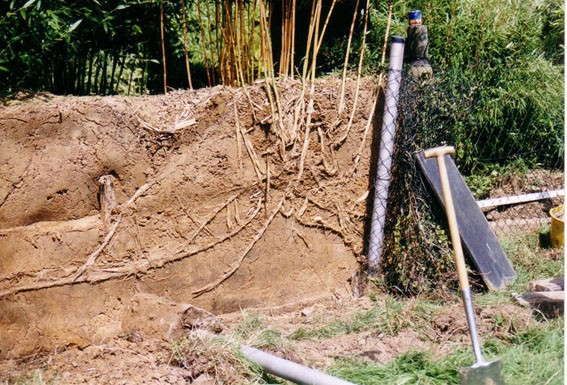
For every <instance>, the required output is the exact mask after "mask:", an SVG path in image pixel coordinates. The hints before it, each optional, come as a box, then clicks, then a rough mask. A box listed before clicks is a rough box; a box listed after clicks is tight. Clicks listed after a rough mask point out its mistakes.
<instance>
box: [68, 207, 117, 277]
mask: <svg viewBox="0 0 567 385" xmlns="http://www.w3.org/2000/svg"><path fill="white" fill-rule="evenodd" d="M121 219H122V217H118V218H117V219H116V221H115V222H114V223H113V224H112V225H111V226H110V228H109V230H108V233H106V236H105V237H104V240H103V241H102V243H101V244H100V245H99V246H98V247H97V248H96V250H95V251H93V252H92V253H91V254H90V255H89V257H88V258H87V261H86V262H85V263H84V264H83V265H82V266H81V267H80V268H79V269H78V270H77V272H76V273H75V274H74V275H73V282H76V281H77V279H79V277H80V276H81V275H83V273H84V272H85V270H87V269H88V268H89V267H91V266H92V265H93V264H94V263H95V262H96V259H97V258H98V256H99V255H100V253H102V251H103V250H104V248H105V247H106V245H108V243H109V242H110V240H111V239H112V237H113V236H114V233H115V232H116V229H117V228H118V225H119V224H120V221H121Z"/></svg>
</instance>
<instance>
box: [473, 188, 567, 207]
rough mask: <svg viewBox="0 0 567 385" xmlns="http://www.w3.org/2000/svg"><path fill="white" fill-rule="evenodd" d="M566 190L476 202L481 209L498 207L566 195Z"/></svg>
mask: <svg viewBox="0 0 567 385" xmlns="http://www.w3.org/2000/svg"><path fill="white" fill-rule="evenodd" d="M564 195H565V191H564V190H553V191H542V192H538V193H531V194H524V195H513V196H507V197H502V198H493V199H485V200H482V201H477V202H476V204H477V205H478V207H480V208H481V209H483V208H486V207H498V206H504V205H513V204H517V203H526V202H533V201H539V200H542V199H550V198H555V197H559V196H564Z"/></svg>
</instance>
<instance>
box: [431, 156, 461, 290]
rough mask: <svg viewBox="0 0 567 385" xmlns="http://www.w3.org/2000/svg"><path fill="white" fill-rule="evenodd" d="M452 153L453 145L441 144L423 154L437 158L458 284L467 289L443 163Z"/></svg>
mask: <svg viewBox="0 0 567 385" xmlns="http://www.w3.org/2000/svg"><path fill="white" fill-rule="evenodd" d="M454 153H455V148H454V147H453V146H441V147H435V148H431V149H429V150H426V151H424V153H423V155H424V156H425V157H426V158H433V157H435V158H437V166H438V167H439V178H440V179H441V188H442V190H443V201H444V202H445V211H446V212H447V221H448V222H449V231H450V233H451V243H452V244H453V252H454V253H455V262H456V265H457V274H458V276H459V284H460V286H461V290H468V289H469V279H468V276H467V268H466V265H465V257H464V255H463V246H462V245H461V236H460V235H459V226H458V225H457V216H456V214H455V206H454V204H453V196H452V194H451V186H450V185H449V177H448V175H447V167H446V165H445V155H451V154H454Z"/></svg>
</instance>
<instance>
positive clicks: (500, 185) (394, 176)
mask: <svg viewBox="0 0 567 385" xmlns="http://www.w3.org/2000/svg"><path fill="white" fill-rule="evenodd" d="M408 70H409V71H408V72H406V73H404V75H403V77H402V79H403V80H402V84H401V87H400V95H399V105H398V111H399V113H398V119H397V123H398V124H397V136H396V142H395V147H394V151H393V153H392V154H391V155H392V160H393V162H392V169H391V183H390V187H389V196H388V210H387V215H386V218H385V225H384V229H385V232H384V239H383V252H382V257H381V270H382V271H383V272H384V278H385V280H386V284H387V285H388V286H389V287H395V288H397V289H398V290H400V291H401V292H403V293H406V294H416V293H419V292H422V291H427V292H431V291H435V290H436V289H440V290H446V289H449V288H455V287H456V286H457V282H456V280H455V277H454V272H453V258H452V254H451V248H450V243H449V234H448V230H447V224H446V219H445V213H444V212H443V211H442V210H441V209H440V208H439V205H437V203H436V202H435V200H434V198H433V194H432V192H431V190H430V188H429V186H428V185H427V184H426V182H425V179H424V178H423V177H422V175H421V172H420V171H419V169H418V168H417V165H416V162H415V160H414V154H415V153H416V152H418V151H421V150H425V149H427V148H432V147H437V146H440V145H452V146H454V147H455V149H456V156H455V161H456V164H457V167H458V168H459V170H460V172H461V174H462V175H463V176H464V178H465V181H466V183H467V185H468V186H469V188H470V190H471V192H472V194H473V196H474V197H475V199H476V200H477V202H478V203H479V206H480V207H481V209H482V211H483V212H484V213H485V215H486V218H487V219H488V221H489V224H490V226H491V227H492V228H493V230H494V231H495V233H496V235H497V237H499V239H501V240H502V239H504V238H514V237H517V236H522V235H525V234H527V233H529V232H534V231H535V232H537V231H539V232H542V231H545V228H546V227H549V224H550V216H549V210H550V209H551V208H552V207H555V206H557V205H560V204H562V202H563V187H564V173H563V164H564V155H563V152H564V149H563V117H562V114H563V108H562V104H563V91H562V87H563V86H562V82H563V81H562V79H556V78H551V77H550V78H545V76H544V75H545V74H541V73H538V76H537V77H534V79H526V81H530V82H537V86H536V85H534V86H533V87H532V85H530V87H531V88H530V89H531V90H532V91H534V92H532V93H529V92H523V93H520V94H518V95H507V94H506V93H505V92H502V90H494V89H491V87H497V86H498V82H497V80H498V79H490V77H488V78H487V77H483V78H481V79H474V78H471V77H467V76H463V74H464V72H463V71H454V70H451V69H447V70H440V69H435V73H434V76H433V77H428V76H423V74H424V73H427V71H425V70H422V69H421V68H415V66H414V67H413V68H412V67H409V68H408ZM416 75H417V76H416ZM465 75H466V74H465ZM487 79H488V80H487ZM490 81H496V83H490ZM544 81H546V82H547V83H543V82H544ZM558 85H560V86H561V87H558ZM537 87H540V88H542V89H543V90H537V89H536V88H537ZM559 88H561V92H558V90H559ZM545 92H548V93H549V92H552V93H553V92H554V93H555V94H554V95H551V96H549V95H545V98H547V99H546V100H538V97H539V96H541V95H542V93H545ZM542 97H543V96H542ZM551 98H557V99H558V100H559V103H555V101H552V102H551V104H550V100H551ZM386 113H387V111H386ZM544 113H547V115H546V116H544Z"/></svg>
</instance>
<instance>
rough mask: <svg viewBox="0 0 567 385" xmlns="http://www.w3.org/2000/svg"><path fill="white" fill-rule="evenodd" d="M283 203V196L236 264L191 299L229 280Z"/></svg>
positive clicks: (194, 293)
mask: <svg viewBox="0 0 567 385" xmlns="http://www.w3.org/2000/svg"><path fill="white" fill-rule="evenodd" d="M284 201H285V195H284V197H283V198H282V199H281V200H280V202H279V203H278V204H277V205H276V207H275V208H274V210H272V213H271V214H270V216H269V217H268V219H267V220H266V222H265V223H264V225H263V226H262V228H261V229H260V231H259V232H258V233H257V234H256V236H255V237H254V239H253V240H252V242H250V244H249V245H248V247H246V249H245V250H244V251H243V252H242V253H241V254H240V256H239V257H238V258H237V260H236V262H235V263H234V264H233V265H232V266H231V268H230V270H228V271H227V272H226V273H225V274H224V275H223V276H222V277H220V278H219V279H218V280H216V281H215V282H212V283H210V284H208V285H206V286H203V287H202V288H200V289H198V290H195V291H194V292H193V293H192V294H193V297H194V298H196V297H199V296H201V295H203V294H205V293H208V292H209V291H212V290H214V289H215V288H216V287H217V286H219V285H220V284H221V283H223V282H224V281H226V280H227V279H228V278H230V277H231V276H232V275H233V274H234V273H235V272H236V271H237V270H238V268H239V267H240V265H242V261H244V258H246V256H247V255H248V253H249V252H250V250H252V248H253V247H254V245H255V244H256V242H258V240H259V239H260V238H262V236H263V235H264V233H265V232H266V230H267V229H268V227H269V226H270V223H272V221H273V220H274V218H275V216H276V215H277V214H278V213H279V211H280V209H281V208H282V206H283V203H284Z"/></svg>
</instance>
